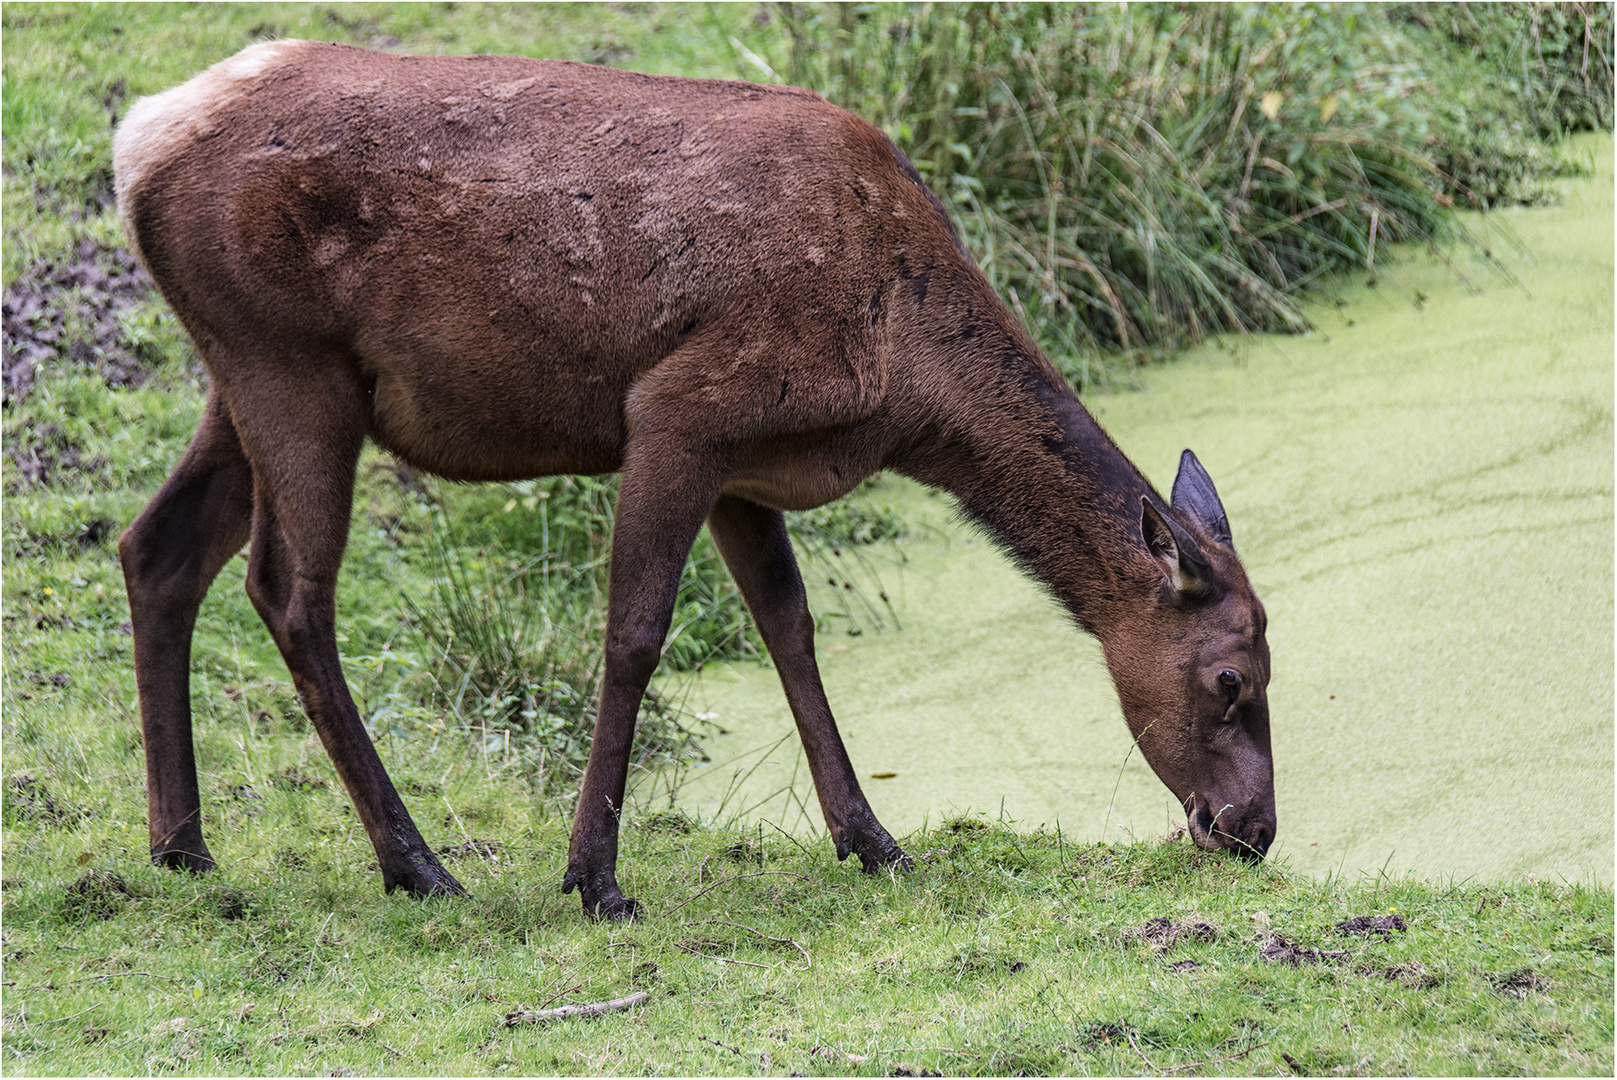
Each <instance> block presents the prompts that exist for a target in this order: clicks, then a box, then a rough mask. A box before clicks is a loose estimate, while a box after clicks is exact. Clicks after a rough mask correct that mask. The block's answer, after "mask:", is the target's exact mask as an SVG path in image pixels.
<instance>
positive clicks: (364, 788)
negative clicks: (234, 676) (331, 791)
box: [242, 374, 466, 896]
mask: <svg viewBox="0 0 1617 1080" xmlns="http://www.w3.org/2000/svg"><path fill="white" fill-rule="evenodd" d="M363 395H364V390H363V389H362V388H361V387H359V386H358V385H353V384H350V383H349V381H347V380H346V379H344V378H342V377H341V376H340V375H335V374H334V375H333V376H332V377H330V378H328V379H324V380H321V379H310V378H308V377H307V376H302V377H300V378H299V379H296V380H294V379H290V378H280V379H277V380H276V383H275V385H274V387H273V388H272V390H270V391H269V392H267V393H265V394H263V395H261V396H260V397H259V400H260V401H263V402H266V403H269V402H273V404H274V414H273V415H263V416H260V415H258V414H254V417H253V420H262V421H264V425H263V427H264V430H262V431H259V430H256V429H255V426H254V423H253V420H246V421H244V427H245V429H246V430H243V431H242V438H243V440H244V441H245V442H246V443H247V446H248V454H249V457H250V458H251V460H252V463H253V480H254V491H253V497H254V504H253V520H252V547H251V554H250V559H249V564H248V574H247V595H248V597H249V598H250V599H251V600H252V602H253V606H254V607H255V608H256V609H257V610H258V614H259V617H260V618H262V619H263V620H264V624H265V625H266V626H268V627H269V631H270V635H271V636H272V637H273V638H274V639H275V644H276V647H277V648H279V649H280V651H281V656H282V658H283V659H284V660H285V661H286V666H287V669H288V670H289V671H290V672H291V673H292V681H293V683H294V684H295V685H296V686H297V689H298V693H299V695H300V696H301V697H302V699H303V706H304V709H305V711H306V712H307V713H308V715H309V720H310V722H311V723H312V724H313V725H314V728H315V731H316V732H317V733H318V734H319V736H320V741H321V743H322V744H323V745H324V746H325V748H326V753H327V754H329V755H330V757H331V760H332V762H333V764H335V765H336V767H337V775H338V776H339V777H341V779H342V782H343V785H344V786H345V787H346V788H347V789H348V795H349V798H350V799H352V800H353V803H354V808H355V810H357V811H358V813H359V818H360V821H361V822H362V823H363V824H364V826H365V831H366V833H367V834H369V836H370V839H371V845H372V847H374V848H375V849H376V858H377V862H378V864H379V865H380V867H381V870H382V883H383V885H384V887H385V888H386V889H387V891H388V892H392V891H393V890H394V889H400V888H402V889H405V890H406V891H408V892H410V893H413V894H415V895H418V896H430V895H440V894H448V895H455V896H464V895H466V891H465V890H464V889H463V888H462V887H461V885H460V883H459V882H458V881H456V880H455V878H454V876H453V875H451V874H450V873H449V872H448V871H447V870H445V869H444V868H443V866H442V864H440V863H439V861H438V859H437V857H436V856H435V855H433V853H432V850H431V849H430V848H429V847H428V846H427V844H426V841H425V840H424V839H423V838H422V836H421V833H420V831H419V830H418V829H417V828H416V825H415V822H414V821H413V820H412V819H411V817H410V813H409V811H408V810H407V809H405V806H404V802H403V800H401V799H400V798H399V794H398V791H397V790H396V789H395V788H394V786H393V781H392V780H391V779H390V778H389V777H388V775H387V769H386V768H385V767H384V766H383V764H382V759H381V757H380V755H378V754H377V752H376V747H375V746H374V745H373V744H372V743H371V739H370V735H369V733H368V732H367V731H366V730H365V725H364V723H363V721H361V719H360V716H359V709H358V708H357V707H356V706H355V704H354V699H353V696H352V695H351V694H350V693H349V690H348V683H347V681H346V680H345V679H344V678H343V674H342V665H341V661H340V659H339V657H338V653H337V631H336V601H337V573H338V570H339V568H340V567H341V565H342V557H343V551H344V548H345V547H346V545H347V540H348V519H349V514H350V511H351V509H352V502H353V484H354V468H355V465H356V464H357V462H358V459H359V451H360V447H361V445H362V444H363V442H364V436H365V431H366V421H365V416H366V413H365V403H364V400H363Z"/></svg>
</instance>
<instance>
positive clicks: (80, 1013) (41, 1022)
mask: <svg viewBox="0 0 1617 1080" xmlns="http://www.w3.org/2000/svg"><path fill="white" fill-rule="evenodd" d="M99 1008H101V1004H100V1003H99V1002H97V1003H96V1004H94V1005H91V1006H90V1007H89V1008H88V1009H80V1010H79V1011H78V1012H76V1013H69V1014H68V1015H66V1016H58V1017H56V1018H55V1019H52V1020H35V1021H34V1023H36V1024H38V1025H39V1026H40V1027H44V1026H45V1025H46V1024H60V1023H61V1022H62V1021H64V1020H71V1019H73V1018H74V1017H75V1016H83V1015H84V1014H85V1013H87V1012H95V1011H96V1010H97V1009H99Z"/></svg>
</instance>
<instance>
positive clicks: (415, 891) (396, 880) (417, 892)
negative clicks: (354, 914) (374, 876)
mask: <svg viewBox="0 0 1617 1080" xmlns="http://www.w3.org/2000/svg"><path fill="white" fill-rule="evenodd" d="M409 862H410V865H409V868H408V869H407V870H404V871H402V872H389V871H386V870H384V871H383V872H382V887H383V888H385V889H386V890H387V891H388V892H392V891H394V890H395V889H403V890H404V891H405V892H407V893H409V894H410V895H411V896H415V897H421V898H426V897H429V896H469V895H470V894H469V893H468V892H467V891H466V889H465V887H463V886H462V885H461V883H460V882H458V881H456V880H455V875H453V874H451V873H450V872H449V871H448V870H445V869H444V868H443V865H442V864H441V863H439V862H438V860H437V859H436V858H435V857H434V856H432V855H431V854H430V853H429V854H427V855H425V856H422V855H416V856H412V857H411V858H410V860H409Z"/></svg>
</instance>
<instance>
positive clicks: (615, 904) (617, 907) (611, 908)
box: [584, 893, 641, 922]
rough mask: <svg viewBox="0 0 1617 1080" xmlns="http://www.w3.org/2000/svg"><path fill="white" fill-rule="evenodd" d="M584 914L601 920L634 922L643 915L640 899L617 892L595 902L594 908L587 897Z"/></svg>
mask: <svg viewBox="0 0 1617 1080" xmlns="http://www.w3.org/2000/svg"><path fill="white" fill-rule="evenodd" d="M584 914H585V916H587V917H588V918H591V919H597V920H599V921H601V922H633V921H634V920H636V919H638V918H640V917H641V909H640V901H638V900H636V899H635V898H634V897H632V896H624V895H623V894H622V893H616V894H614V895H612V896H603V897H602V898H601V899H599V900H597V901H596V902H595V906H594V908H593V909H592V908H591V907H590V902H589V900H588V899H586V900H585V901H584Z"/></svg>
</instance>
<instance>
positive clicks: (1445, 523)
mask: <svg viewBox="0 0 1617 1080" xmlns="http://www.w3.org/2000/svg"><path fill="white" fill-rule="evenodd" d="M1575 152H1576V153H1578V154H1581V155H1583V156H1584V157H1585V158H1586V159H1592V161H1593V163H1594V167H1595V172H1596V175H1595V176H1594V177H1592V178H1589V179H1581V180H1573V181H1567V182H1566V183H1565V184H1564V186H1563V193H1564V198H1563V201H1562V203H1561V205H1559V206H1556V207H1551V208H1536V209H1522V210H1513V211H1506V212H1503V213H1499V214H1496V215H1494V217H1493V219H1492V220H1493V225H1492V226H1491V227H1488V226H1484V228H1489V229H1490V232H1489V233H1488V235H1489V236H1490V237H1491V243H1492V246H1493V247H1494V248H1495V254H1496V255H1497V256H1498V257H1499V259H1500V260H1501V261H1502V262H1503V263H1504V264H1505V265H1506V266H1507V267H1508V268H1509V269H1510V271H1511V272H1512V273H1514V274H1515V276H1516V277H1517V279H1518V280H1519V284H1512V283H1510V282H1509V281H1507V280H1506V279H1505V278H1504V277H1502V276H1501V275H1500V274H1498V273H1497V272H1495V271H1492V270H1490V269H1489V268H1488V267H1487V266H1486V265H1485V264H1484V263H1483V261H1482V260H1481V259H1479V258H1475V257H1461V259H1460V262H1459V269H1460V270H1461V271H1463V272H1464V273H1465V274H1466V275H1468V276H1469V278H1470V285H1467V284H1466V283H1464V282H1462V281H1460V280H1459V279H1458V278H1457V276H1456V275H1455V273H1453V272H1452V271H1451V270H1449V269H1448V268H1446V267H1444V266H1443V265H1442V264H1441V263H1440V262H1439V261H1437V260H1435V259H1433V258H1431V257H1430V256H1427V255H1422V254H1411V255H1407V256H1406V257H1405V258H1404V259H1403V261H1402V262H1401V263H1399V264H1398V265H1397V266H1396V268H1395V270H1394V273H1395V275H1396V276H1397V278H1398V279H1399V280H1400V283H1401V287H1399V286H1395V285H1393V284H1392V283H1391V282H1389V281H1385V280H1384V281H1383V282H1382V284H1381V285H1380V286H1379V287H1377V288H1369V287H1365V286H1363V285H1356V286H1352V287H1350V288H1348V289H1347V290H1346V291H1345V292H1343V293H1342V294H1341V298H1342V299H1343V300H1345V301H1346V304H1345V306H1343V307H1340V308H1337V307H1335V306H1334V305H1333V306H1331V307H1330V308H1327V309H1325V310H1317V311H1314V312H1313V313H1312V315H1313V317H1314V319H1315V322H1316V324H1317V327H1318V329H1317V331H1316V332H1315V333H1313V334H1311V335H1309V336H1307V337H1301V338H1298V337H1262V338H1255V339H1251V340H1248V341H1245V342H1241V343H1239V345H1238V346H1237V347H1233V348H1232V347H1231V346H1230V345H1229V344H1228V343H1225V344H1223V345H1222V346H1215V347H1209V348H1207V349H1205V350H1202V351H1201V352H1198V353H1196V354H1193V355H1192V356H1190V357H1189V358H1188V359H1186V360H1185V361H1183V362H1181V363H1178V364H1175V365H1172V366H1169V367H1165V368H1162V369H1160V370H1156V371H1153V372H1150V373H1149V374H1148V375H1147V376H1146V377H1145V379H1144V387H1145V389H1144V392H1141V393H1124V394H1117V395H1111V396H1105V397H1098V398H1096V399H1094V400H1092V401H1091V402H1089V404H1090V407H1091V409H1092V410H1093V411H1094V412H1095V413H1096V415H1097V416H1098V417H1099V418H1100V420H1101V422H1102V423H1103V424H1104V425H1105V426H1106V427H1107V429H1108V430H1109V431H1110V432H1111V433H1112V435H1113V436H1114V437H1115V438H1116V439H1117V441H1118V443H1119V444H1120V445H1121V446H1122V447H1123V449H1124V451H1125V452H1126V453H1128V454H1129V456H1130V457H1131V458H1133V460H1134V461H1135V462H1136V463H1137V464H1139V465H1140V466H1141V468H1142V469H1143V470H1144V471H1145V472H1146V474H1147V475H1148V476H1149V477H1151V478H1152V480H1153V481H1154V482H1155V483H1156V484H1157V486H1158V488H1159V489H1160V490H1163V491H1166V490H1167V488H1168V487H1169V486H1170V485H1171V483H1172V480H1173V470H1174V468H1175V465H1176V462H1177V459H1178V455H1179V451H1180V449H1181V448H1182V447H1185V446H1190V447H1192V448H1194V449H1195V450H1196V452H1197V454H1198V455H1200V457H1201V459H1202V461H1203V462H1204V463H1205V464H1206V466H1207V468H1208V470H1209V471H1210V472H1211V474H1212V476H1213V478H1214V480H1215V481H1216V482H1217V484H1218V487H1219V491H1220V493H1221V494H1222V496H1223V498H1224V503H1225V505H1226V507H1227V508H1228V510H1229V515H1230V520H1231V523H1232V527H1233V531H1234V535H1235V542H1236V546H1237V549H1238V550H1239V551H1240V552H1241V554H1242V556H1243V558H1244V559H1245V562H1246V565H1247V568H1248V571H1249V573H1250V574H1251V577H1252V579H1253V581H1254V583H1255V584H1256V585H1257V587H1258V590H1259V594H1260V595H1261V596H1262V597H1263V599H1264V602H1265V604H1266V606H1267V608H1268V611H1269V616H1270V630H1269V640H1270V644H1271V648H1272V650H1273V656H1274V672H1275V674H1274V681H1273V684H1272V686H1271V688H1270V700H1271V707H1272V713H1273V718H1274V732H1275V762H1276V786H1277V791H1278V799H1279V818H1280V833H1279V839H1278V841H1277V843H1276V846H1275V848H1274V851H1273V857H1276V858H1281V859H1285V860H1287V861H1288V862H1289V863H1290V865H1292V866H1294V867H1296V868H1299V869H1302V870H1306V871H1315V872H1324V871H1347V872H1357V871H1376V870H1380V869H1382V868H1385V869H1386V870H1387V871H1389V872H1393V873H1403V872H1406V871H1414V872H1416V873H1418V874H1419V875H1420V876H1422V877H1426V878H1439V879H1441V878H1448V877H1451V876H1452V877H1454V878H1456V879H1459V878H1465V877H1468V876H1474V877H1477V878H1481V879H1498V878H1504V877H1508V876H1519V875H1524V874H1525V875H1533V876H1536V877H1540V878H1549V879H1558V878H1565V879H1568V880H1572V881H1596V882H1608V883H1609V882H1610V881H1611V880H1612V870H1613V765H1612V746H1613V727H1612V718H1613V663H1612V661H1613V649H1612V645H1613V607H1612V573H1613V558H1612V554H1613V535H1612V521H1613V518H1612V505H1613V504H1612V473H1613V437H1612V401H1613V397H1612V395H1613V385H1612V383H1613V242H1612V238H1613V216H1612V143H1611V139H1610V137H1609V136H1600V137H1590V138H1586V139H1584V140H1582V141H1580V142H1579V143H1577V144H1576V151H1575ZM1512 238H1514V241H1515V243H1514V244H1513V243H1512V242H1511V239H1512ZM1416 293H1418V294H1420V295H1422V296H1424V298H1425V299H1424V301H1419V302H1418V301H1417V299H1416V296H1415V294H1416ZM884 497H890V498H892V499H893V500H894V501H897V502H899V503H900V504H901V505H903V506H904V507H905V508H906V511H907V513H908V514H909V516H910V517H911V518H912V519H913V520H925V521H930V522H932V523H933V524H935V525H937V526H938V528H937V529H936V531H931V532H924V533H923V534H922V535H920V536H918V537H916V538H913V539H911V540H908V541H906V542H905V543H904V545H903V551H904V555H905V557H906V558H907V559H908V563H907V565H906V567H905V569H904V570H903V571H902V572H898V571H894V570H891V569H889V570H888V571H886V577H887V580H888V582H889V584H890V585H891V586H893V589H892V591H893V593H894V600H895V605H896V607H897V609H898V612H899V615H900V617H901V619H902V621H903V629H902V630H901V631H899V632H896V633H894V632H887V633H876V634H864V635H862V636H859V637H857V638H849V637H845V636H842V635H839V634H835V633H831V634H824V635H822V636H821V639H820V662H821V665H822V670H823V672H824V676H825V682H826V687H827V691H828V693H829V695H830V698H831V703H832V706H833V708H834V709H835V710H836V712H837V716H838V720H839V723H840V725H841V727H842V730H843V733H844V737H845V739H846V741H847V744H848V748H849V752H850V754H851V755H852V757H853V761H854V765H855V767H856V769H858V771H859V773H860V774H861V776H862V777H863V776H871V775H872V774H877V773H896V775H895V776H891V777H888V778H884V779H875V778H872V779H867V780H865V781H864V785H865V788H866V790H867V792H868V793H869V795H870V799H871V802H872V804H873V805H874V807H875V809H876V812H877V814H878V815H879V816H880V817H881V819H882V820H883V821H884V822H885V823H886V824H887V826H888V827H889V828H890V829H892V830H893V831H894V832H895V834H902V833H903V832H905V831H908V830H910V829H913V828H916V827H918V826H920V825H922V824H923V823H924V822H926V821H928V820H930V821H932V822H934V823H935V822H937V821H938V820H939V819H940V818H943V817H947V816H953V815H956V814H959V813H962V812H984V813H986V814H987V815H988V816H989V817H992V818H998V817H1000V816H1001V815H1003V816H1004V817H1005V818H1007V819H1011V820H1014V821H1016V822H1017V823H1018V825H1019V827H1027V828H1031V827H1035V826H1037V825H1039V824H1041V823H1042V824H1048V825H1055V824H1056V823H1057V822H1059V823H1060V826H1061V828H1062V829H1063V830H1064V831H1065V832H1066V833H1067V834H1068V835H1071V836H1073V837H1075V838H1078V839H1114V838H1118V837H1125V838H1126V837H1130V836H1132V837H1136V838H1145V837H1150V836H1155V835H1160V834H1162V833H1164V832H1166V831H1167V830H1168V828H1169V827H1171V826H1172V825H1174V824H1176V823H1182V822H1183V820H1184V817H1183V813H1182V812H1181V811H1179V810H1178V808H1177V807H1176V806H1175V804H1174V800H1173V798H1172V797H1171V796H1170V795H1169V794H1168V792H1167V790H1166V789H1165V788H1163V787H1162V785H1161V784H1160V783H1159V782H1158V781H1157V780H1156V778H1155V777H1154V776H1153V775H1152V774H1151V772H1150V769H1149V768H1148V767H1147V766H1146V765H1145V764H1144V762H1143V761H1142V760H1141V758H1140V755H1139V754H1138V752H1134V753H1132V754H1131V753H1130V741H1129V736H1128V733H1127V730H1126V729H1125V728H1124V725H1123V722H1122V718H1121V714H1120V712H1119V710H1118V707H1117V701H1116V697H1115V695H1114V694H1113V691H1112V689H1111V685H1110V683H1109V680H1108V679H1107V676H1106V673H1105V671H1104V669H1103V667H1102V666H1101V662H1100V655H1099V648H1098V646H1097V645H1096V644H1095V643H1094V642H1093V641H1092V640H1091V639H1088V638H1087V637H1086V636H1085V635H1084V634H1082V633H1081V632H1080V631H1078V630H1077V629H1075V628H1074V627H1073V626H1072V625H1071V624H1070V623H1068V621H1067V620H1066V619H1065V617H1064V616H1063V615H1061V614H1060V613H1059V612H1057V611H1056V610H1055V609H1054V607H1053V605H1052V604H1051V603H1050V602H1049V601H1048V600H1047V599H1046V598H1045V597H1044V596H1043V595H1042V594H1041V593H1040V592H1039V591H1038V590H1037V589H1036V588H1035V587H1034V586H1033V585H1031V584H1030V583H1028V582H1027V581H1025V580H1024V579H1022V578H1021V577H1020V575H1019V574H1018V573H1017V572H1016V571H1015V570H1014V569H1013V568H1012V567H1011V566H1010V565H1009V564H1008V563H1007V562H1006V560H1005V559H1004V558H1003V557H1002V556H1001V555H999V553H998V552H996V551H995V550H994V549H993V548H992V547H991V545H989V544H987V543H986V542H984V541H983V540H981V539H980V538H977V537H974V536H973V535H972V533H971V532H970V531H969V530H967V529H964V528H961V527H960V526H958V525H956V524H952V523H951V522H950V518H949V511H948V506H947V503H946V502H945V501H944V500H943V499H941V498H939V497H936V496H934V495H931V494H930V493H927V492H924V491H923V490H922V489H920V488H917V487H914V486H913V485H908V484H906V483H904V482H896V481H895V482H892V486H891V487H890V488H889V489H888V493H887V495H886V496H884ZM691 700H692V704H693V705H694V706H695V707H696V708H697V709H699V710H701V711H703V712H706V713H709V714H714V715H715V716H716V718H717V722H718V723H720V724H722V725H723V726H724V727H725V728H726V729H728V734H725V735H721V736H717V737H715V738H714V739H712V740H711V745H710V750H711V752H712V754H713V758H714V764H713V765H711V766H708V767H706V768H705V769H700V770H698V771H697V773H696V774H695V775H694V776H693V777H692V778H691V779H690V780H689V781H688V782H687V783H686V785H685V786H684V788H683V789H682V792H681V798H682V799H683V800H684V801H685V803H686V804H687V805H688V806H690V807H691V808H693V809H697V810H700V811H702V812H704V813H706V814H710V815H720V816H729V815H731V814H735V813H737V812H743V811H744V812H747V813H749V814H750V816H751V817H754V818H758V819H762V820H768V821H771V822H774V823H775V824H778V825H780V826H781V827H783V828H786V829H788V830H791V831H795V832H798V833H800V834H810V833H815V832H818V831H822V830H823V826H822V824H821V822H820V820H819V814H818V809H817V807H816V805H815V803H814V801H813V797H812V795H811V794H809V791H810V789H809V785H808V782H807V770H806V767H804V766H802V764H801V755H800V752H799V750H798V748H797V745H796V740H795V737H792V736H790V732H791V716H790V713H789V712H788V711H787V709H786V706H785V702H784V699H783V698H782V696H781V692H780V689H779V684H778V682H777V680H776V678H775V675H774V672H773V671H772V670H770V669H768V668H765V667H760V666H757V665H746V664H740V665H725V666H722V667H720V668H716V669H709V671H708V672H706V673H705V674H704V676H703V677H702V678H701V679H700V680H699V681H698V683H697V684H696V686H695V689H694V690H693V691H692V699H691ZM783 736H787V738H786V739H785V741H784V742H783V743H781V744H780V745H779V746H778V747H777V748H776V749H775V750H774V751H773V752H772V753H769V754H767V755H766V754H763V753H761V752H758V751H759V748H761V747H766V746H769V745H771V744H774V743H776V742H777V740H780V739H781V738H782V737H783ZM749 751H751V753H749ZM755 766H756V767H755ZM743 770H751V771H750V773H744V772H743ZM792 785H795V795H793V794H788V793H786V791H785V790H783V789H785V788H787V787H789V786H792ZM804 802H806V810H807V813H806V814H805V813H804V808H803V806H802V804H803V803H804Z"/></svg>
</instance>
